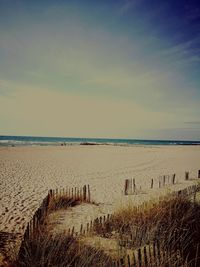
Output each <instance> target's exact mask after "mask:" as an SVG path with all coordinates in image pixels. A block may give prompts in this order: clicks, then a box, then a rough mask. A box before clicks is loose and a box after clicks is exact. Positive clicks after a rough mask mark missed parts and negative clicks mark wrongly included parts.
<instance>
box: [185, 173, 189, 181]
mask: <svg viewBox="0 0 200 267" xmlns="http://www.w3.org/2000/svg"><path fill="white" fill-rule="evenodd" d="M185 180H186V181H187V180H189V172H185Z"/></svg>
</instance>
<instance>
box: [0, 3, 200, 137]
mask: <svg viewBox="0 0 200 267" xmlns="http://www.w3.org/2000/svg"><path fill="white" fill-rule="evenodd" d="M198 2H199V1H193V0H190V1H187V0H178V1H175V0H168V1H166V0H98V1H97V0H96V1H95V0H90V1H89V0H57V1H53V0H43V1H39V0H35V1H31V0H15V1H14V0H0V135H31V136H62V137H98V138H103V137H105V138H132V139H134V138H139V139H176V140H200V107H199V104H200V3H198Z"/></svg>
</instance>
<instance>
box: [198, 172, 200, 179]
mask: <svg viewBox="0 0 200 267" xmlns="http://www.w3.org/2000/svg"><path fill="white" fill-rule="evenodd" d="M198 178H199V179H200V170H199V171H198Z"/></svg>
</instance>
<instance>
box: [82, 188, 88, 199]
mask: <svg viewBox="0 0 200 267" xmlns="http://www.w3.org/2000/svg"><path fill="white" fill-rule="evenodd" d="M86 189H87V188H86V185H84V186H83V200H86Z"/></svg>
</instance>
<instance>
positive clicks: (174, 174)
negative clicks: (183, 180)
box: [172, 173, 176, 184]
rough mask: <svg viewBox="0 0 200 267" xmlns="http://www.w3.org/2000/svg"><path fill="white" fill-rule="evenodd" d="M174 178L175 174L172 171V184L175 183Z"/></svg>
mask: <svg viewBox="0 0 200 267" xmlns="http://www.w3.org/2000/svg"><path fill="white" fill-rule="evenodd" d="M175 178H176V174H175V173H174V174H173V177H172V184H175Z"/></svg>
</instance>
